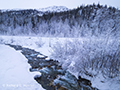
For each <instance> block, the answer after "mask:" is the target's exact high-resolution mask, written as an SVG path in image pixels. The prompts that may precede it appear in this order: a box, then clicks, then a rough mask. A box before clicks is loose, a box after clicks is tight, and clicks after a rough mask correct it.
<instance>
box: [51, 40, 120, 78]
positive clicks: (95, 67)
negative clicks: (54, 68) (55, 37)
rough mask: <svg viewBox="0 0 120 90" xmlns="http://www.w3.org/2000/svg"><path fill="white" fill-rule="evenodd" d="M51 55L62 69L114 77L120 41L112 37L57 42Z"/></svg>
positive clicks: (119, 52) (82, 73) (116, 73)
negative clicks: (59, 63)
mask: <svg viewBox="0 0 120 90" xmlns="http://www.w3.org/2000/svg"><path fill="white" fill-rule="evenodd" d="M52 50H53V51H52V54H51V57H52V58H55V59H57V60H58V61H59V62H61V64H62V66H63V68H64V69H69V70H71V71H72V72H79V74H80V75H82V76H85V75H86V76H90V77H95V76H97V75H98V74H99V73H102V74H103V76H104V77H109V78H114V77H116V76H118V75H119V74H120V69H119V68H120V66H119V65H120V42H119V41H117V39H116V40H114V39H113V40H112V39H108V38H106V39H98V38H96V39H93V38H92V39H83V40H73V41H66V42H65V43H59V42H57V43H56V44H55V45H54V46H53V47H52Z"/></svg>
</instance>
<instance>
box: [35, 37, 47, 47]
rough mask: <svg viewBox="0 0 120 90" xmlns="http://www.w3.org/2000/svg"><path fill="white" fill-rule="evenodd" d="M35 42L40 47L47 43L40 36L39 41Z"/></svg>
mask: <svg viewBox="0 0 120 90" xmlns="http://www.w3.org/2000/svg"><path fill="white" fill-rule="evenodd" d="M35 44H36V45H37V46H38V47H42V46H43V45H44V44H45V42H44V41H43V40H42V38H38V41H36V42H35Z"/></svg>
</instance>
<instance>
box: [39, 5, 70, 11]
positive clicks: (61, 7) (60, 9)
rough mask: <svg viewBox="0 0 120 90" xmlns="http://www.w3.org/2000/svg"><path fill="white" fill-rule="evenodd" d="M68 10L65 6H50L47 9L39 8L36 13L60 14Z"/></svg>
mask: <svg viewBox="0 0 120 90" xmlns="http://www.w3.org/2000/svg"><path fill="white" fill-rule="evenodd" d="M67 10H69V9H68V8H67V7H65V6H50V7H47V8H40V9H38V11H42V12H46V11H48V12H62V11H67Z"/></svg>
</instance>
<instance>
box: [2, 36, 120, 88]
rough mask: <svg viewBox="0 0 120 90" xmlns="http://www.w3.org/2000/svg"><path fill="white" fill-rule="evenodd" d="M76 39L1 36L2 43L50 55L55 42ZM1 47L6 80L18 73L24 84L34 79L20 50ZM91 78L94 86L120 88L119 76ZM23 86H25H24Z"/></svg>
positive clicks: (3, 84)
mask: <svg viewBox="0 0 120 90" xmlns="http://www.w3.org/2000/svg"><path fill="white" fill-rule="evenodd" d="M75 39H77V38H52V37H49V38H48V37H32V36H0V43H8V44H14V45H21V46H24V47H28V48H31V49H35V50H36V51H39V52H41V53H42V54H44V55H46V56H50V54H51V51H52V48H51V47H52V46H53V45H54V44H56V43H57V42H61V43H64V42H65V41H66V40H75ZM81 40H82V39H81ZM0 47H1V48H0V60H2V61H0V64H1V65H0V68H1V66H2V68H3V69H1V70H2V73H0V74H2V76H3V77H6V75H7V78H6V79H5V80H8V81H7V82H10V81H12V80H14V77H15V76H17V75H18V76H17V77H18V78H22V79H20V81H21V82H22V83H23V84H24V82H25V81H26V83H27V82H29V80H31V79H33V77H34V75H31V74H33V72H29V71H28V69H29V67H30V66H29V65H28V63H27V60H26V59H25V57H23V55H22V54H21V53H20V52H18V51H17V52H16V51H15V50H14V49H11V48H10V47H8V46H3V45H2V46H0ZM6 52H7V53H6ZM12 53H13V54H12ZM14 56H15V57H14ZM3 60H6V62H9V61H12V60H14V61H15V62H9V64H8V63H6V62H5V61H3ZM16 60H18V61H19V62H18V61H16ZM22 62H23V63H22ZM20 63H21V65H19V64H20ZM22 64H23V65H22ZM5 65H6V66H5ZM9 65H11V67H8V66H9ZM15 65H16V68H13V67H15ZM25 65H26V67H25ZM27 65H28V66H27ZM20 66H23V67H20ZM9 68H10V69H9ZM12 68H13V74H11V71H9V70H11V69H12ZM6 70H7V71H6ZM25 70H26V71H25ZM5 71H6V72H7V73H9V75H8V74H7V73H6V72H5ZM18 71H19V73H21V72H23V73H24V74H22V75H23V76H24V77H22V76H21V77H20V76H19V75H20V74H19V73H18ZM0 72H1V71H0ZM15 72H17V73H15ZM5 73H6V74H5ZM10 74H11V75H10ZM14 74H15V75H14ZM16 74H17V75H16ZM25 75H27V76H26V77H25ZM35 75H36V73H35ZM0 76H1V75H0ZM76 76H77V75H76ZM3 77H2V80H4V79H3ZM9 77H12V78H11V79H12V80H10V79H9ZM27 77H29V78H27ZM23 78H25V79H23ZM85 78H88V77H85ZM88 79H90V78H88ZM0 80H1V77H0ZM15 80H17V79H15ZM15 80H14V81H15ZM18 80H19V79H18ZM90 80H91V82H92V85H93V86H94V87H97V88H98V89H100V90H120V81H117V78H116V79H105V78H103V77H102V75H98V77H96V78H93V79H90ZM119 80H120V78H119ZM23 81H24V82H23ZM33 81H34V80H33ZM103 81H104V82H103ZM16 82H17V81H16ZM10 83H11V82H10ZM26 83H25V84H26ZM34 83H36V81H34ZM0 84H1V81H0ZM7 84H9V83H3V82H2V87H3V86H4V87H6V86H7ZM17 84H18V85H19V84H20V83H17ZM31 84H32V86H33V82H32V83H30V84H29V85H31ZM27 85H28V84H27ZM34 85H38V84H37V83H36V84H34ZM38 86H39V85H38ZM15 88H18V87H15ZM23 88H25V87H23ZM30 88H31V86H30ZM32 88H34V89H35V87H32ZM34 89H32V90H34ZM0 90H2V89H1V88H0ZM25 90H27V89H25ZM28 90H29V89H28ZM40 90H42V89H40Z"/></svg>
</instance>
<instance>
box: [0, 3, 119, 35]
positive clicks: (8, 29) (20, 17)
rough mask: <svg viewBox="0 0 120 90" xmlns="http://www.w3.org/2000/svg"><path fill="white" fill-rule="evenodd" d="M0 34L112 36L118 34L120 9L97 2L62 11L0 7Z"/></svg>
mask: <svg viewBox="0 0 120 90" xmlns="http://www.w3.org/2000/svg"><path fill="white" fill-rule="evenodd" d="M0 34H2V35H39V36H59V37H86V36H97V37H99V36H102V37H104V36H106V35H107V36H108V35H109V36H115V37H119V34H120V10H118V9H116V8H114V7H107V6H106V5H105V6H102V5H100V4H98V5H95V4H93V5H87V6H83V5H82V6H80V7H78V8H76V9H72V10H70V9H68V10H65V11H61V12H57V11H56V12H55V11H54V12H50V11H40V10H35V9H28V10H6V11H3V10H0Z"/></svg>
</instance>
